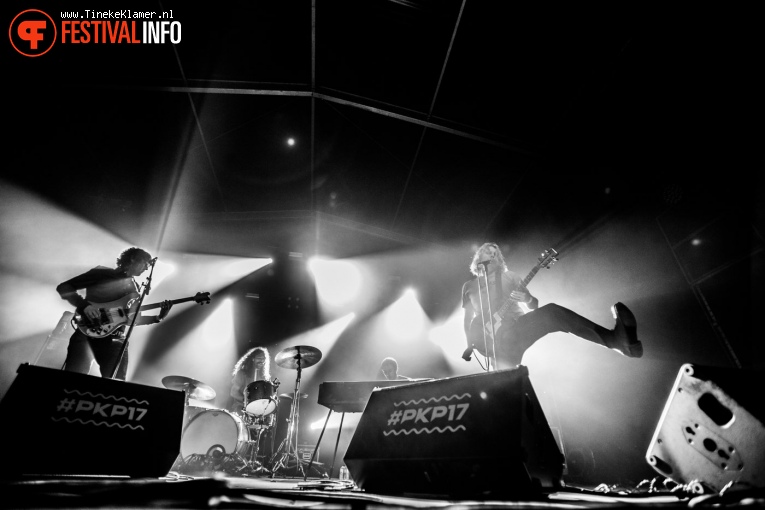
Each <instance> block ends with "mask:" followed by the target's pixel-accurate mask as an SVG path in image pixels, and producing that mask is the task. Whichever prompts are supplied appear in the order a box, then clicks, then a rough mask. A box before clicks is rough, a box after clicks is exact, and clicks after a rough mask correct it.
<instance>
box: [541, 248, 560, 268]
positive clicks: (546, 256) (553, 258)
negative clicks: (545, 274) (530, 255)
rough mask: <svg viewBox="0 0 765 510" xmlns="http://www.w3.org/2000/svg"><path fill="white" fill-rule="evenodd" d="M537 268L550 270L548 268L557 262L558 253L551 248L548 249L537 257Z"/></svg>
mask: <svg viewBox="0 0 765 510" xmlns="http://www.w3.org/2000/svg"><path fill="white" fill-rule="evenodd" d="M537 260H539V267H543V268H545V269H550V266H552V265H553V264H555V263H556V262H558V252H557V251H555V250H554V249H553V248H548V249H546V250H545V251H543V252H542V254H541V255H540V256H539V259H537Z"/></svg>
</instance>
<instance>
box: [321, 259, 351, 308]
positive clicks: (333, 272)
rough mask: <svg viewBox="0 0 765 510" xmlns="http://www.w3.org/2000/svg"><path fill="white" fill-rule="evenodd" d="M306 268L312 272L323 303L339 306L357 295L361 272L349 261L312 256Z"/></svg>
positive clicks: (347, 302) (349, 301)
mask: <svg viewBox="0 0 765 510" xmlns="http://www.w3.org/2000/svg"><path fill="white" fill-rule="evenodd" d="M308 269H309V270H310V271H311V273H313V277H314V280H315V281H316V293H317V294H318V296H319V298H320V299H321V300H322V303H323V304H325V305H329V306H333V307H341V306H344V305H346V304H349V303H351V302H353V301H354V300H355V299H356V298H357V297H358V296H359V293H360V290H361V272H360V271H359V269H358V268H357V267H356V266H355V265H354V264H352V263H351V262H347V261H344V260H323V259H319V258H312V259H311V260H309V261H308Z"/></svg>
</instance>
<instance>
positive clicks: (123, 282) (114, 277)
mask: <svg viewBox="0 0 765 510" xmlns="http://www.w3.org/2000/svg"><path fill="white" fill-rule="evenodd" d="M82 289H84V290H85V297H84V298H83V297H82V296H81V295H80V294H78V292H77V291H78V290H82ZM56 291H57V292H58V293H59V295H60V296H61V299H65V300H67V301H68V302H69V303H71V304H72V306H74V307H75V308H76V309H77V313H79V314H81V313H82V311H83V309H84V308H85V307H86V306H88V305H89V304H101V303H109V302H111V301H116V300H119V299H122V298H124V297H125V296H128V295H131V294H132V295H133V297H134V298H138V297H139V294H138V285H137V284H136V282H135V280H133V278H132V277H130V276H127V274H125V272H124V271H123V270H121V269H113V268H109V267H104V266H98V267H94V268H93V269H91V270H90V271H87V272H85V273H82V274H81V275H79V276H75V277H74V278H72V279H70V280H67V281H65V282H63V283H61V284H59V286H58V287H56ZM157 322H159V321H158V320H157V318H156V317H154V316H146V317H141V316H139V317H138V318H137V319H136V325H137V326H138V325H146V324H156V323H157Z"/></svg>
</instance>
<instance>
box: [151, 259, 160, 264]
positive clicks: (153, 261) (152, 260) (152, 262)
mask: <svg viewBox="0 0 765 510" xmlns="http://www.w3.org/2000/svg"><path fill="white" fill-rule="evenodd" d="M158 258H159V257H154V258H153V259H151V260H150V261H149V264H154V263H155V262H156V261H157V259H158Z"/></svg>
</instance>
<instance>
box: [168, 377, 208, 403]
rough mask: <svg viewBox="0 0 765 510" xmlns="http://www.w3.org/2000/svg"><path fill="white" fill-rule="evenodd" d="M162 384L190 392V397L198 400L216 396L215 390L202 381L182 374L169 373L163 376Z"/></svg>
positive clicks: (171, 388) (172, 388) (169, 387)
mask: <svg viewBox="0 0 765 510" xmlns="http://www.w3.org/2000/svg"><path fill="white" fill-rule="evenodd" d="M162 384H164V385H165V388H167V389H170V390H183V391H186V392H188V395H189V398H193V399H196V400H210V399H211V398H215V390H214V389H213V388H212V386H209V385H207V384H205V383H203V382H202V381H197V380H196V379H192V378H191V377H185V376H182V375H168V376H166V377H163V378H162Z"/></svg>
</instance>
